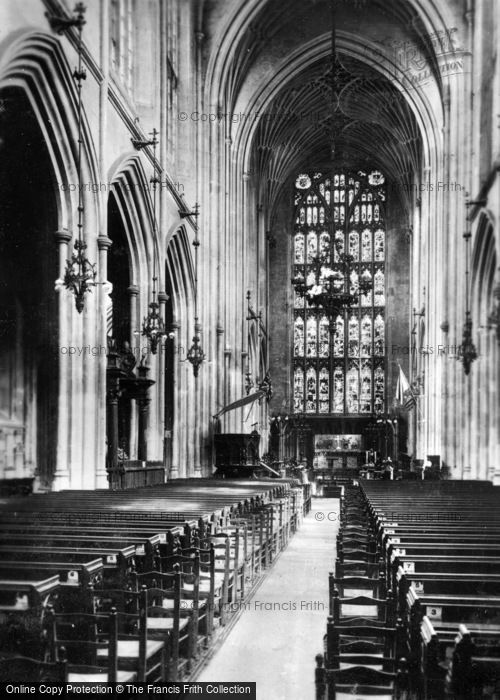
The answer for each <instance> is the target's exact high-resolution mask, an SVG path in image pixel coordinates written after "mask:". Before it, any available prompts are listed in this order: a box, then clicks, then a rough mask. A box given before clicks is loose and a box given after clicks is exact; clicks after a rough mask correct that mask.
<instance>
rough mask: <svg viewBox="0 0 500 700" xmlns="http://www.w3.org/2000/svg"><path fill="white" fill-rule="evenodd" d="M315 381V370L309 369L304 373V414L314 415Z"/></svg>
mask: <svg viewBox="0 0 500 700" xmlns="http://www.w3.org/2000/svg"><path fill="white" fill-rule="evenodd" d="M316 397H317V379H316V370H315V369H314V368H313V367H309V369H308V370H307V372H306V412H307V413H316Z"/></svg>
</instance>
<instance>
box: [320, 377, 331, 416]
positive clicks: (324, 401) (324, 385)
mask: <svg viewBox="0 0 500 700" xmlns="http://www.w3.org/2000/svg"><path fill="white" fill-rule="evenodd" d="M318 408H319V412H320V413H329V411H330V373H329V371H328V369H326V367H322V368H321V369H320V371H319V404H318Z"/></svg>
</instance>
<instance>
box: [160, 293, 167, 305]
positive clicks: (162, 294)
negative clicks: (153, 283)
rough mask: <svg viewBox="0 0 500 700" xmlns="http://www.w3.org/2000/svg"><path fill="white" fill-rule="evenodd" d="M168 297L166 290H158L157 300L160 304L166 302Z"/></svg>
mask: <svg viewBox="0 0 500 700" xmlns="http://www.w3.org/2000/svg"><path fill="white" fill-rule="evenodd" d="M168 299H169V296H168V294H167V293H166V292H158V302H159V303H160V304H166V303H167V301H168Z"/></svg>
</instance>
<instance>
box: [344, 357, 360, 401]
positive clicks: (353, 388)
mask: <svg viewBox="0 0 500 700" xmlns="http://www.w3.org/2000/svg"><path fill="white" fill-rule="evenodd" d="M347 413H359V372H358V369H357V367H356V366H354V365H352V366H351V367H350V369H349V370H348V372H347Z"/></svg>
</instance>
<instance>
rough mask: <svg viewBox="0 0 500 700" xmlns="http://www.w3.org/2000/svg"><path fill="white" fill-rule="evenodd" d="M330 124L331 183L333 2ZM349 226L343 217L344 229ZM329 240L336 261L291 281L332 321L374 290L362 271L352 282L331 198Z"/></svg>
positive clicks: (317, 261) (326, 259)
mask: <svg viewBox="0 0 500 700" xmlns="http://www.w3.org/2000/svg"><path fill="white" fill-rule="evenodd" d="M331 15H332V29H331V85H330V90H331V106H330V110H331V121H330V159H331V170H332V178H331V181H332V183H333V180H334V174H335V173H334V170H335V119H334V115H335V112H336V111H337V108H338V95H337V85H336V73H337V50H336V36H335V34H336V21H335V0H331ZM348 223H349V217H348V216H346V219H345V225H346V226H347V225H348ZM329 227H330V231H331V233H330V235H331V238H330V240H332V241H334V242H335V253H336V254H335V260H334V261H330V255H329V253H323V254H322V255H318V256H315V257H314V258H313V259H312V261H311V265H310V272H309V273H308V275H307V277H306V278H305V279H304V277H302V276H301V275H300V274H299V275H297V276H296V277H294V278H293V279H292V284H293V286H294V288H295V291H296V293H297V294H298V295H299V296H300V297H302V298H303V299H305V300H306V301H307V303H308V304H309V305H313V306H318V307H321V308H322V309H324V310H325V312H326V313H327V314H328V315H329V316H330V317H331V318H332V319H335V318H336V316H337V315H339V314H342V312H343V311H344V310H345V309H349V308H351V307H352V306H355V305H357V304H359V303H360V298H361V296H362V295H363V294H367V293H368V292H369V291H370V290H371V289H372V287H373V282H372V279H371V275H370V273H369V272H368V270H365V271H364V272H363V274H362V275H361V277H360V279H355V278H354V277H353V275H352V272H351V266H352V264H353V262H354V257H353V256H352V255H350V254H348V253H344V252H343V250H342V245H341V243H340V241H339V240H338V239H336V237H335V223H334V198H333V197H330V222H329Z"/></svg>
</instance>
